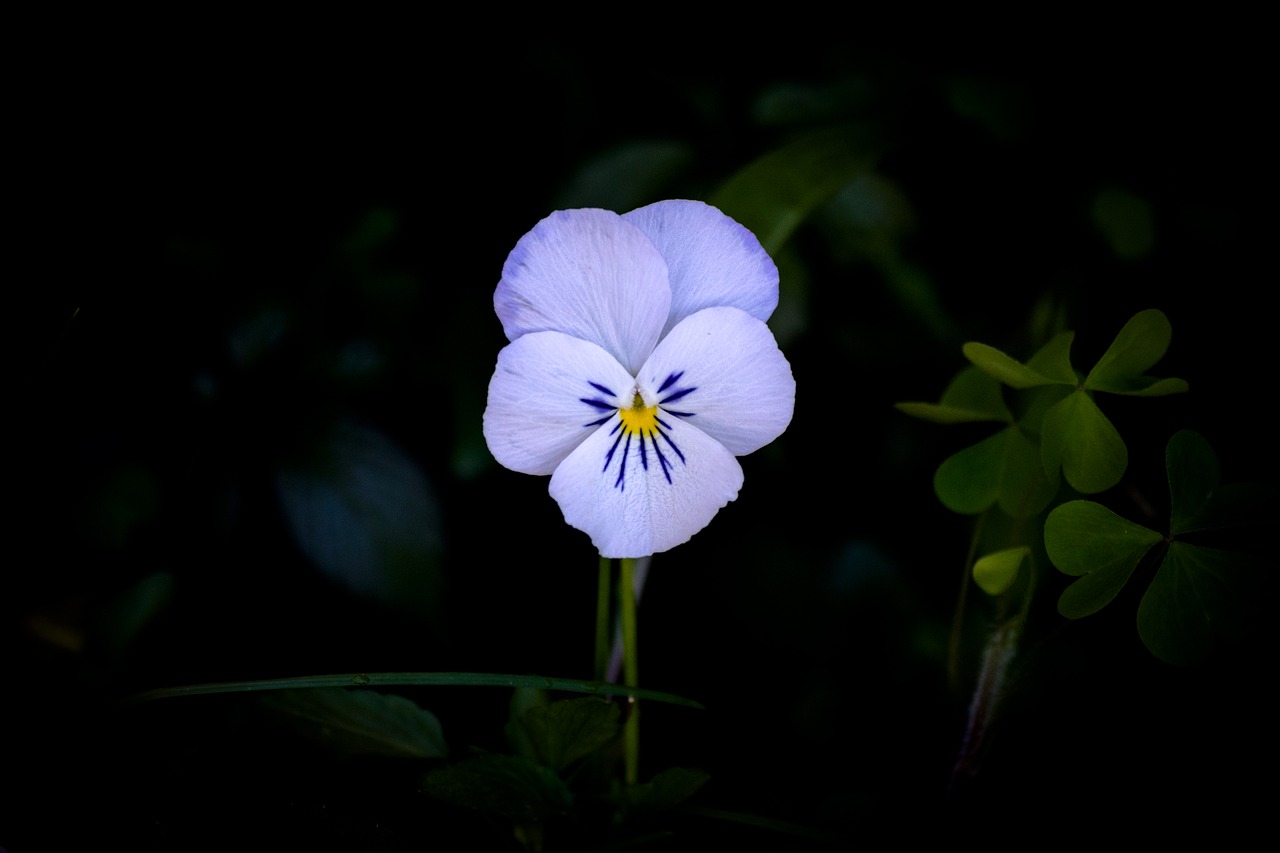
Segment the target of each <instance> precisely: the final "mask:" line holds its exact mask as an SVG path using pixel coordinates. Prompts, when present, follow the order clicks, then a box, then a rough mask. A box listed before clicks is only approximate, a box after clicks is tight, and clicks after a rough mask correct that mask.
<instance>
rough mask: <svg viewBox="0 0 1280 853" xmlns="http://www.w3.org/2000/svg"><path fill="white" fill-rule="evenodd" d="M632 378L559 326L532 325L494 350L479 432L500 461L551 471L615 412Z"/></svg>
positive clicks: (526, 470) (609, 358)
mask: <svg viewBox="0 0 1280 853" xmlns="http://www.w3.org/2000/svg"><path fill="white" fill-rule="evenodd" d="M633 384H634V380H633V379H632V378H631V376H630V375H629V374H628V373H627V372H626V371H625V370H623V369H622V365H620V364H618V362H617V361H616V360H615V359H614V358H613V356H611V355H609V354H608V353H607V352H605V351H604V350H603V349H601V348H600V347H598V346H596V345H595V344H593V343H589V342H587V341H581V340H578V339H577V338H573V337H570V336H569V335H565V334H561V333H560V332H533V333H531V334H527V335H525V336H523V337H521V338H518V339H517V340H516V341H515V342H514V343H511V344H508V345H507V346H506V347H504V348H503V349H502V351H501V352H500V353H498V366H497V368H496V369H495V370H494V372H493V378H492V379H490V380H489V398H488V404H487V406H486V407H485V411H484V440H485V442H486V443H487V444H488V445H489V450H490V452H492V453H493V456H494V458H495V459H497V460H498V462H500V463H501V464H502V465H504V466H506V467H507V468H510V469H511V470H513V471H520V472H522V473H525V474H550V473H551V472H552V471H554V470H555V469H556V466H557V465H559V464H560V462H561V461H562V460H563V459H564V458H565V457H566V456H568V455H569V452H570V451H571V450H573V448H575V447H577V446H578V444H580V443H581V442H582V441H583V440H585V439H586V437H587V436H588V435H589V434H590V433H591V432H592V431H593V430H594V429H595V428H596V427H597V426H598V423H593V422H596V421H599V420H600V416H601V415H602V414H604V413H605V412H616V407H617V406H618V405H619V403H620V402H621V400H620V399H617V398H615V396H614V394H606V393H605V392H606V390H607V389H609V388H613V389H616V391H615V392H614V393H616V394H622V393H626V392H627V391H628V389H630V388H631V386H632V385H633Z"/></svg>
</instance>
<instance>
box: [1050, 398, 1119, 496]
mask: <svg viewBox="0 0 1280 853" xmlns="http://www.w3.org/2000/svg"><path fill="white" fill-rule="evenodd" d="M1040 452H1041V459H1042V460H1043V463H1044V469H1045V471H1046V472H1053V471H1056V470H1057V469H1058V468H1061V469H1062V475H1063V476H1064V477H1065V478H1066V480H1067V482H1068V483H1070V484H1071V486H1072V488H1074V489H1075V490H1076V491H1079V492H1083V493H1084V494H1093V493H1095V492H1102V491H1106V490H1107V489H1109V488H1111V487H1112V486H1114V485H1115V484H1116V483H1118V482H1120V478H1121V477H1122V476H1124V472H1125V469H1126V468H1127V467H1128V466H1129V451H1128V448H1126V447H1125V445H1124V440H1123V439H1122V438H1120V433H1119V432H1117V431H1116V428H1115V426H1113V425H1112V423H1111V421H1110V420H1108V419H1107V416H1106V415H1104V414H1103V413H1102V410H1101V409H1099V408H1098V406H1097V404H1096V403H1094V402H1093V399H1092V398H1091V397H1090V396H1089V395H1088V394H1087V393H1085V392H1084V391H1075V392H1073V393H1072V394H1070V395H1069V396H1068V397H1066V398H1065V399H1064V400H1062V401H1061V402H1059V403H1057V404H1055V405H1054V406H1053V408H1051V409H1050V410H1049V411H1048V412H1047V413H1046V414H1045V417H1044V423H1043V424H1042V425H1041V435H1040Z"/></svg>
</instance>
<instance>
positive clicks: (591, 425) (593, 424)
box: [583, 412, 613, 435]
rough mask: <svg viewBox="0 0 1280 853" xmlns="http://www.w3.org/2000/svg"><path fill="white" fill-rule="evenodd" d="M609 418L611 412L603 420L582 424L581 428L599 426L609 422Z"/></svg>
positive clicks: (611, 414)
mask: <svg viewBox="0 0 1280 853" xmlns="http://www.w3.org/2000/svg"><path fill="white" fill-rule="evenodd" d="M611 417H613V413H612V412H610V413H609V414H607V415H605V416H604V417H603V418H601V419H600V420H598V421H589V422H587V423H585V424H583V426H584V427H593V426H600V424H602V423H605V422H606V421H608V420H609V418H611ZM610 434H611V435H612V433H610Z"/></svg>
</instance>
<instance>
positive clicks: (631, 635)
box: [618, 558, 640, 785]
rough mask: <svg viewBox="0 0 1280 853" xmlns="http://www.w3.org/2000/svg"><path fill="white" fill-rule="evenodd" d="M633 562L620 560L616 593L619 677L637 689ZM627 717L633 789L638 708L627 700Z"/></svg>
mask: <svg viewBox="0 0 1280 853" xmlns="http://www.w3.org/2000/svg"><path fill="white" fill-rule="evenodd" d="M635 568H636V561H635V560H633V559H631V558H623V560H622V576H621V578H620V579H619V581H618V586H619V589H618V592H619V594H620V595H621V596H622V606H621V608H620V610H621V617H622V674H623V683H624V684H626V685H627V686H628V687H639V686H640V667H639V658H638V657H637V653H636V584H635ZM628 701H629V703H630V705H631V708H630V713H629V714H628V715H627V725H626V729H625V730H624V732H623V738H624V745H625V748H626V753H625V754H626V783H627V784H628V785H634V784H636V782H637V781H639V778H640V704H639V703H638V702H636V700H635V697H634V696H633V697H631V698H630V699H629V700H628Z"/></svg>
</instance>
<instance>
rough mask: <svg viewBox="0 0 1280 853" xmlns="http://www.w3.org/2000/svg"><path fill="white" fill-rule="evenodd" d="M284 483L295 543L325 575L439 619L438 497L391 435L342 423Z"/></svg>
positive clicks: (280, 484)
mask: <svg viewBox="0 0 1280 853" xmlns="http://www.w3.org/2000/svg"><path fill="white" fill-rule="evenodd" d="M276 484H277V490H278V494H279V497H280V503H281V505H282V506H283V508H284V511H285V516H286V518H287V519H288V521H289V526H290V529H291V530H292V532H293V535H294V538H295V539H296V540H297V542H298V545H299V547H300V548H301V549H302V551H303V553H305V554H306V555H307V557H308V558H310V560H311V561H312V562H313V563H314V564H315V565H316V566H318V567H319V568H320V570H321V571H323V572H324V573H325V574H326V575H328V576H329V577H331V578H333V579H334V580H336V581H338V582H340V583H342V584H343V585H345V586H347V587H348V588H350V589H352V590H354V591H355V592H357V593H360V594H361V595H365V596H369V597H371V598H374V599H377V600H379V601H381V602H383V603H385V604H389V605H392V606H395V607H407V608H409V609H411V610H413V611H415V612H418V613H420V614H423V615H427V616H432V615H435V609H436V607H437V606H438V601H437V596H438V590H439V585H440V578H439V567H438V565H437V554H438V552H439V550H440V547H441V534H440V520H439V510H438V508H437V505H436V499H435V496H434V494H433V492H432V490H431V487H430V485H429V484H428V483H427V480H426V478H425V477H424V476H423V475H422V473H421V472H420V471H419V470H418V468H417V466H416V465H415V464H414V463H413V461H412V460H411V459H409V457H408V456H406V455H405V454H404V452H403V451H401V450H400V448H398V447H396V446H395V445H394V444H393V443H392V442H391V441H390V440H389V439H387V438H386V436H384V435H382V433H380V432H377V431H376V430H372V429H369V428H367V427H363V426H358V425H355V424H351V423H345V422H342V423H337V424H334V425H333V426H332V427H331V428H330V429H329V430H328V431H327V432H326V433H325V434H324V435H323V436H322V437H321V439H320V440H319V441H318V442H316V444H315V445H314V446H313V447H312V448H311V452H310V453H309V454H307V455H305V456H304V457H303V458H302V459H300V460H299V461H298V462H296V463H295V464H293V465H290V466H287V467H284V468H282V470H281V471H280V472H279V473H278V474H277V477H276Z"/></svg>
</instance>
